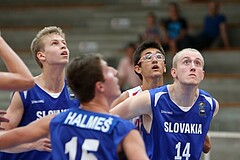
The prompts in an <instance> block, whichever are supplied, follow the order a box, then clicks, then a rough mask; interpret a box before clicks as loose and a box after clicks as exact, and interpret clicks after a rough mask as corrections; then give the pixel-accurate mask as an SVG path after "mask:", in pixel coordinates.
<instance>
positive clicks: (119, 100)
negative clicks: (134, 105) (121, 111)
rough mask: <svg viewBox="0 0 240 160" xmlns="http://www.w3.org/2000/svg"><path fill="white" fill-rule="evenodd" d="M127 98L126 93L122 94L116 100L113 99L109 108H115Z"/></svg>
mask: <svg viewBox="0 0 240 160" xmlns="http://www.w3.org/2000/svg"><path fill="white" fill-rule="evenodd" d="M128 97H129V94H128V92H123V93H122V94H121V95H120V96H119V97H118V98H117V99H115V100H114V101H113V103H112V104H111V108H113V107H115V106H116V105H118V104H119V103H121V102H123V101H124V100H126V99H127V98H128Z"/></svg>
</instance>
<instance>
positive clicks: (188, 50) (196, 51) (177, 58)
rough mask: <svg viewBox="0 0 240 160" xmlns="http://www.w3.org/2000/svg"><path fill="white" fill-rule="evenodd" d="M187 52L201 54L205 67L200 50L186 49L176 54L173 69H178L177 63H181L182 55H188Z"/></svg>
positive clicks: (201, 57)
mask: <svg viewBox="0 0 240 160" xmlns="http://www.w3.org/2000/svg"><path fill="white" fill-rule="evenodd" d="M186 52H195V53H197V54H199V56H200V59H201V61H202V62H203V66H204V58H203V56H202V54H201V53H200V52H199V51H198V50H196V49H193V48H186V49H183V50H181V51H179V52H177V53H176V54H175V56H174V57H173V60H172V67H173V68H176V67H177V62H178V61H179V59H180V57H181V56H182V54H183V53H186Z"/></svg>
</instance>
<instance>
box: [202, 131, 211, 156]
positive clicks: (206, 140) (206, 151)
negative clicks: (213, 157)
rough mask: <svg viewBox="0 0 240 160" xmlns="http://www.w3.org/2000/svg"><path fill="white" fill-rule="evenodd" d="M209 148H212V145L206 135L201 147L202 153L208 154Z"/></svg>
mask: <svg viewBox="0 0 240 160" xmlns="http://www.w3.org/2000/svg"><path fill="white" fill-rule="evenodd" d="M211 148H212V143H211V141H210V138H209V136H208V135H207V136H206V138H205V141H204V145H203V153H208V152H209V151H210V149H211Z"/></svg>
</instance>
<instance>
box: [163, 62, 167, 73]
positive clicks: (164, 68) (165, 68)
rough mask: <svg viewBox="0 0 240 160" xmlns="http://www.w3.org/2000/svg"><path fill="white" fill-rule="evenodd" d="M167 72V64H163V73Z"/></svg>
mask: <svg viewBox="0 0 240 160" xmlns="http://www.w3.org/2000/svg"><path fill="white" fill-rule="evenodd" d="M166 72H167V65H166V64H164V67H163V73H166Z"/></svg>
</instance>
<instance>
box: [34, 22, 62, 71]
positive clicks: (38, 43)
mask: <svg viewBox="0 0 240 160" xmlns="http://www.w3.org/2000/svg"><path fill="white" fill-rule="evenodd" d="M50 34H57V35H60V36H61V37H63V38H64V39H65V34H64V33H63V31H62V29H61V28H59V27H56V26H49V27H45V28H43V29H42V30H40V31H39V32H38V34H37V35H36V37H35V38H34V39H33V41H32V43H31V52H32V54H33V57H34V58H35V60H36V62H37V64H38V65H39V66H40V67H41V68H42V67H43V66H42V63H41V61H40V60H39V59H38V57H37V53H38V52H39V51H44V44H43V39H44V37H45V36H47V35H50Z"/></svg>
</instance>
